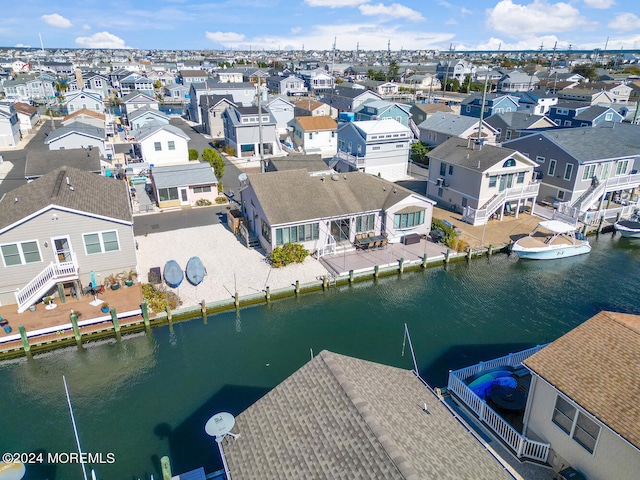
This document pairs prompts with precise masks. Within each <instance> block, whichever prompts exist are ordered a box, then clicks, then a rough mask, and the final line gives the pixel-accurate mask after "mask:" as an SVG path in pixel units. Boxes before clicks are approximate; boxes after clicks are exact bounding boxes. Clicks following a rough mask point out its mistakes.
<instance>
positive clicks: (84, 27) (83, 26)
mask: <svg viewBox="0 0 640 480" xmlns="http://www.w3.org/2000/svg"><path fill="white" fill-rule="evenodd" d="M82 29H83V30H91V25H87V24H86V23H85V24H84V25H82Z"/></svg>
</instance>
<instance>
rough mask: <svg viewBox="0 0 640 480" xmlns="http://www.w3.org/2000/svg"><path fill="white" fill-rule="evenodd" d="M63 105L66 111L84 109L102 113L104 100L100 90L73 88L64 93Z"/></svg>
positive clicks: (72, 111)
mask: <svg viewBox="0 0 640 480" xmlns="http://www.w3.org/2000/svg"><path fill="white" fill-rule="evenodd" d="M65 106H66V107H67V112H68V113H74V112H77V111H78V110H82V109H86V110H91V111H93V112H96V113H104V100H103V97H102V94H101V93H100V92H97V91H94V90H85V89H83V90H75V91H72V92H68V93H66V94H65Z"/></svg>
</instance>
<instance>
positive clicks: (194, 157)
mask: <svg viewBox="0 0 640 480" xmlns="http://www.w3.org/2000/svg"><path fill="white" fill-rule="evenodd" d="M199 156H200V152H198V150H196V149H195V148H190V149H189V161H193V160H197V159H198V157H199Z"/></svg>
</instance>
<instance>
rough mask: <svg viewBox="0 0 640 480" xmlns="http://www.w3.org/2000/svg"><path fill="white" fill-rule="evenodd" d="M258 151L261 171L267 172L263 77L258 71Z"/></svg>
mask: <svg viewBox="0 0 640 480" xmlns="http://www.w3.org/2000/svg"><path fill="white" fill-rule="evenodd" d="M258 141H259V142H260V145H259V146H258V151H259V152H260V173H264V172H265V170H266V169H265V165H264V145H263V144H262V79H261V78H260V74H259V73H258Z"/></svg>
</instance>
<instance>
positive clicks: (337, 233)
mask: <svg viewBox="0 0 640 480" xmlns="http://www.w3.org/2000/svg"><path fill="white" fill-rule="evenodd" d="M350 225H351V222H350V221H349V219H348V218H342V219H340V220H333V221H332V222H331V235H333V238H335V239H336V242H341V241H344V240H349V229H350Z"/></svg>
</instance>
